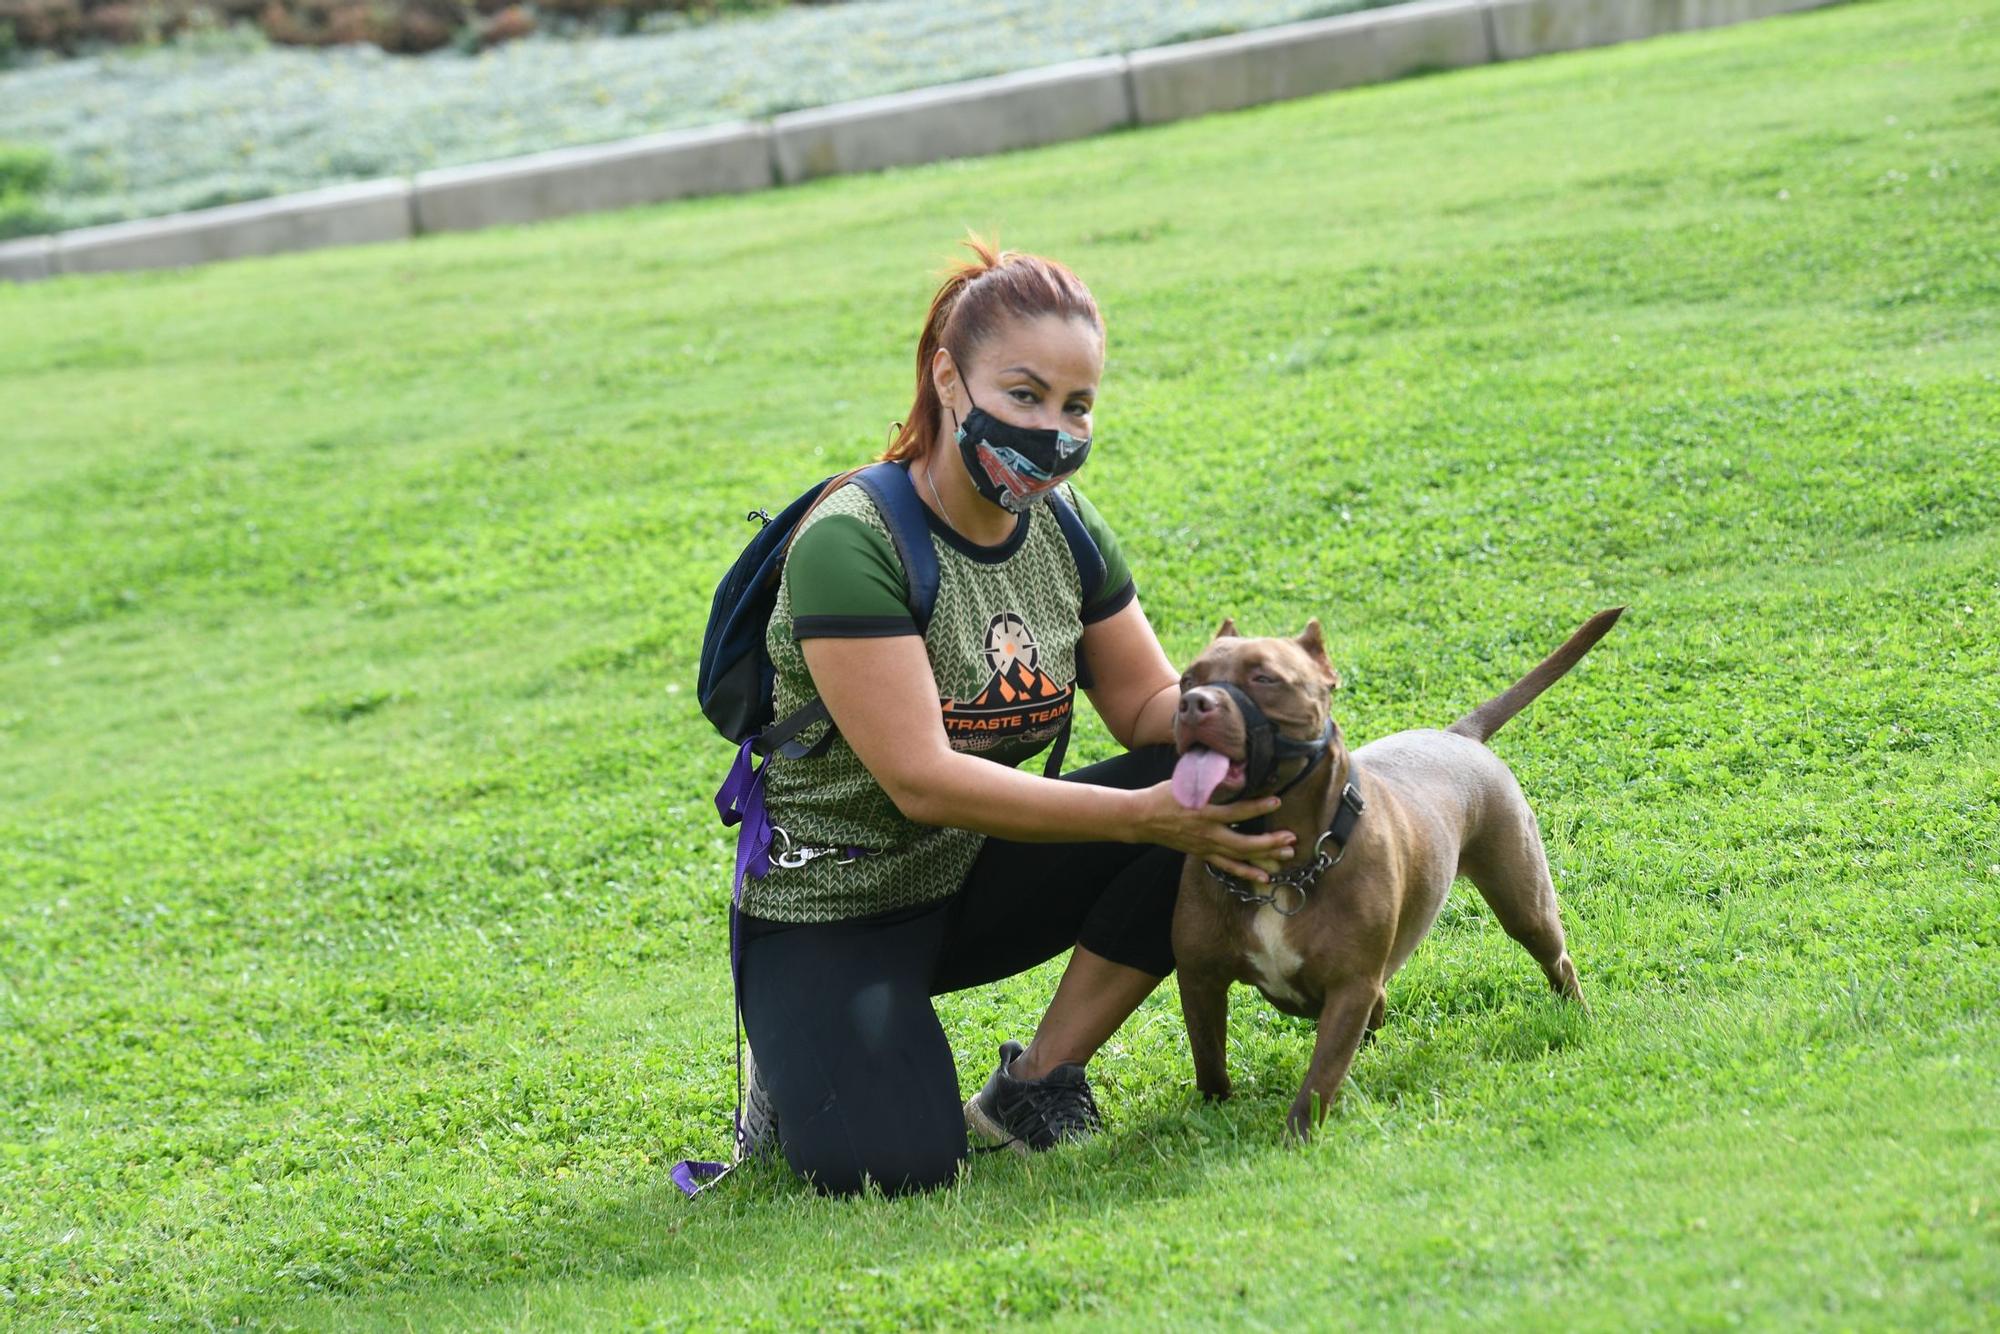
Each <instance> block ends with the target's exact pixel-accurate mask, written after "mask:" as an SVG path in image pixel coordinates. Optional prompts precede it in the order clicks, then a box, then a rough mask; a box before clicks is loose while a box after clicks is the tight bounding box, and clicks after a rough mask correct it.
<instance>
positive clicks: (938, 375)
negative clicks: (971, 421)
mask: <svg viewBox="0 0 2000 1334" xmlns="http://www.w3.org/2000/svg"><path fill="white" fill-rule="evenodd" d="M958 383H959V380H958V363H957V362H956V361H954V360H952V355H951V353H950V352H949V351H947V350H946V349H944V348H942V347H940V348H939V349H938V350H937V351H936V352H933V353H932V354H931V387H932V388H933V389H936V390H937V396H938V402H939V403H941V404H943V405H944V406H945V407H948V408H950V409H952V410H953V411H954V412H956V411H957V410H958Z"/></svg>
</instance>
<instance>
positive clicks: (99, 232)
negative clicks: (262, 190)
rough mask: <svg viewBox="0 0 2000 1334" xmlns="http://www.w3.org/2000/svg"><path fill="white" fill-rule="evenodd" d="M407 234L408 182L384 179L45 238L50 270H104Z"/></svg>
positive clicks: (356, 242) (392, 238) (393, 238)
mask: <svg viewBox="0 0 2000 1334" xmlns="http://www.w3.org/2000/svg"><path fill="white" fill-rule="evenodd" d="M409 237H410V184H409V182H408V181H402V180H392V181H362V182H359V183H357V184H353V185H335V186H329V187H328V188H326V189H324V190H308V191H306V192H304V193H302V194H295V195H279V196H277V197H276V198H274V199H259V200H254V201H252V202H250V203H247V204H229V205H226V206H224V207H222V208H205V209H200V210H197V211H195V212H192V213H173V214H169V215H168V216H166V217H164V218H142V219H139V220H137V221H134V222H114V223H112V224H110V225H109V226H105V227H84V228H81V229H79V230H77V231H70V232H58V233H56V235H55V237H54V238H53V240H54V243H55V266H56V272H58V273H108V272H112V271H114V270H119V269H161V268H169V267H173V266H175V265H182V264H204V263H208V262H209V261H211V260H218V259H243V258H246V257H248V256H251V255H276V254H282V253H284V252H286V251H292V250H317V249H319V248H320V247H322V246H335V245H363V244H366V243H368V242H373V241H406V240H408V239H409Z"/></svg>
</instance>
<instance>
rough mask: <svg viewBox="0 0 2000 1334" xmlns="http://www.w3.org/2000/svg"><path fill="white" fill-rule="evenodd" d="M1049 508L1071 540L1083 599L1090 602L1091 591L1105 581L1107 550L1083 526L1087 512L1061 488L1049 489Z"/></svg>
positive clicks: (1065, 536)
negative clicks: (1064, 497)
mask: <svg viewBox="0 0 2000 1334" xmlns="http://www.w3.org/2000/svg"><path fill="white" fill-rule="evenodd" d="M1049 512H1050V513H1051V514H1054V515H1055V516H1056V526H1057V527H1059V528H1061V529H1062V535H1063V540H1064V541H1065V542H1067V543H1069V554H1070V559H1071V560H1074V561H1075V562H1076V574H1077V578H1078V579H1079V580H1081V581H1082V587H1083V600H1084V602H1085V603H1088V602H1089V601H1090V595H1091V594H1092V593H1094V592H1096V591H1097V586H1098V585H1099V584H1101V583H1103V582H1104V573H1105V569H1106V566H1105V562H1104V553H1103V552H1101V551H1099V550H1098V549H1097V539H1096V538H1094V537H1092V536H1091V535H1090V529H1088V528H1086V527H1084V526H1083V516H1082V515H1081V514H1078V513H1077V512H1076V507H1075V506H1073V505H1071V504H1070V503H1069V502H1068V501H1067V500H1064V499H1063V496H1062V492H1061V491H1060V490H1056V491H1051V492H1049Z"/></svg>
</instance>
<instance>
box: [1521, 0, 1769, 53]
mask: <svg viewBox="0 0 2000 1334" xmlns="http://www.w3.org/2000/svg"><path fill="white" fill-rule="evenodd" d="M1725 2H1726V3H1738V2H1739V0H1725ZM1682 3H1683V0H1492V4H1491V12H1492V19H1493V41H1494V45H1495V47H1496V48H1497V55H1498V58H1499V59H1501V60H1521V59H1524V58H1526V57H1528V56H1542V55H1549V54H1551V53H1552V52H1556V51H1580V50H1582V49H1584V48H1585V47H1592V46H1611V45H1613V44H1615V43H1618V42H1635V41H1639V40H1641V39H1643V38H1647V37H1657V36H1659V35H1660V34H1662V33H1669V32H1679V31H1680V30H1681V27H1682V19H1681V7H1682Z"/></svg>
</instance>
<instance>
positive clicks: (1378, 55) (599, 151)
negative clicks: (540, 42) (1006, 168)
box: [0, 0, 1840, 282]
mask: <svg viewBox="0 0 2000 1334" xmlns="http://www.w3.org/2000/svg"><path fill="white" fill-rule="evenodd" d="M1839 2H1840V0H1416V2H1415V3H1412V4H1403V5H1393V6H1388V7H1385V8H1381V9H1370V10H1362V11H1360V12H1357V13H1352V14H1343V15H1341V16H1339V17H1337V18H1330V19H1317V20H1314V21H1312V22H1308V23H1292V24H1286V25H1284V26H1283V27H1277V28H1265V29H1261V30H1259V31H1256V32H1248V33H1240V34H1237V35H1235V36H1230V37H1217V38H1212V39H1209V40H1205V41H1198V42H1187V43H1184V44H1181V45H1177V46H1167V47H1156V48H1154V49H1152V50H1149V51H1135V52H1133V53H1132V54H1131V55H1130V56H1108V57H1104V58H1101V59H1095V60H1081V61H1075V62H1072V63H1069V64H1064V65H1052V66H1048V67H1046V68H1043V69H1038V70H1026V71H1022V72H1020V73H1015V74H1004V75H1000V76H998V77H996V78H990V79H976V80H972V81H969V82H966V83H957V84H945V85H942V86H939V87H934V88H919V89H916V90H914V91H912V92H906V93H893V94H890V95H888V96H886V97H871V98H866V99H864V100H862V101H858V102H843V103H840V104H838V105H835V106H829V107H820V108H817V109H815V110H811V111H795V112H789V113H786V114H784V115H781V116H777V117H775V118H774V119H772V120H770V121H738V122H733V123H728V124H723V125H711V126H706V127H703V128H701V129H697V130H677V131H673V132H670V133H666V134H654V135H646V136H643V137H641V138H637V139H625V140H620V141H617V142H615V143H609V144H593V145H590V146H587V147H582V148H565V149H557V150H555V151H552V152H547V153H535V154H531V155H529V156H527V157H519V158H510V159H507V160H504V161H500V162H485V163H479V164H477V165H474V166H466V167H448V168H444V169H441V170H438V171H426V172H420V173H418V174H417V176H416V177H415V178H414V180H412V181H404V180H401V179H397V180H383V181H364V182H361V183H359V184H355V185H339V186H333V187H330V188H328V189H324V190H313V191H308V192H306V193H304V194H296V195H282V196H279V197H278V198H275V199H265V200H258V201H256V202H254V203H248V204H231V205H229V206H227V207H225V208H215V209H203V210H200V211H198V212H193V213H179V214H174V215H172V216H170V217H164V218H144V219H139V220H137V221H133V222H121V223H115V224H113V225H111V226H108V227H88V228H84V229H81V230H78V231H69V232H59V233H57V234H55V235H54V236H41V237H29V238H27V239H26V240H21V241H12V242H7V243H5V244H0V279H12V280H14V281H16V282H32V281H34V280H36V279H39V278H46V277H50V276H52V275H55V274H59V273H99V272H105V271H108V270H113V269H145V268H165V267H169V266H175V265H184V264H202V263H207V262H209V261H212V260H220V259H237V258H241V257H243V256H247V255H273V254H278V253H281V252H284V251H291V250H312V249H317V248H319V247H321V246H331V245H355V244H360V243H363V242H370V241H394V240H407V239H409V238H410V237H412V236H415V235H419V234H422V233H430V232H451V231H466V230H470V229H473V228H479V227H490V226H494V225H496V224H500V223H525V222H537V221H540V220H542V219H544V218H557V217H562V216H565V215H567V214H573V213H585V212H594V211H596V210H599V209H611V208H628V207H631V206H633V205H636V204H651V203H659V202H662V201H665V200H670V199H682V198H687V197H689V196H694V195H712V194H733V193H738V192H741V191H746V190H757V189H762V188H764V187H766V186H770V185H790V184H795V183H797V182H800V181H808V180H812V179H814V178H816V177H821V176H832V175H843V174H849V173H855V172H866V171H878V170H881V169H882V168H884V167H898V166H911V165H915V164H918V163H923V162H935V161H939V160H940V159H944V158H955V157H972V156H980V155H983V154H987V153H1000V152H1006V151H1009V150H1013V149H1020V148H1035V147H1040V146H1042V145H1044V144H1054V143H1062V142H1065V141H1068V140H1072V139H1081V138H1086V137H1088V136H1091V135H1096V134H1102V133H1104V132H1105V131H1107V130H1114V129H1119V128H1122V127H1125V126H1130V125H1160V124H1165V123H1167V122H1169V121H1175V120H1185V119H1188V118H1190V117H1194V116H1204V115H1209V114H1211V113H1213V112H1218V111H1234V110H1237V109H1239V108H1243V107H1250V106H1257V105H1260V104H1262V103H1266V102H1276V101H1282V100H1286V99H1289V98H1295V97H1307V96H1311V95H1313V94H1316V93H1324V92H1332V91H1334V90H1336V89H1340V88H1351V87H1355V86H1358V85H1361V84H1367V83H1381V82H1386V81H1387V80H1390V79H1397V78H1401V77H1403V76H1404V75H1407V74H1415V73H1418V72H1420V71H1424V70H1434V69H1436V70H1442V69H1461V68H1465V67H1467V66H1471V65H1482V64H1487V63H1490V62H1494V61H1501V60H1519V59H1523V58H1525V57H1528V56H1536V55H1548V54H1553V53H1556V52H1560V51H1574V50H1578V49H1581V48H1584V47H1592V46H1605V45H1609V44H1611V43H1614V42H1626V41H1635V40H1638V39H1641V38H1646V37H1654V36H1660V35H1662V34H1665V33H1671V32H1685V31H1692V30H1695V29H1699V28H1714V27H1722V26H1725V25H1728V24H1734V23H1743V22H1748V21H1750V20H1753V19H1759V18H1766V17H1769V16H1772V15H1777V14H1788V13H1793V12H1795V11H1798V10H1805V9H1817V8H1821V7H1822V6H1824V5H1827V4H1836V3H1839Z"/></svg>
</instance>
